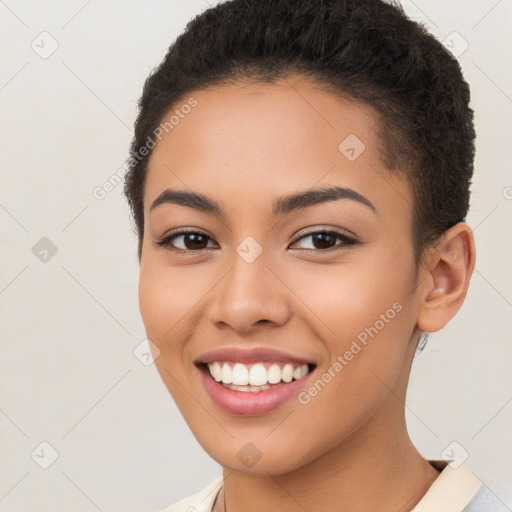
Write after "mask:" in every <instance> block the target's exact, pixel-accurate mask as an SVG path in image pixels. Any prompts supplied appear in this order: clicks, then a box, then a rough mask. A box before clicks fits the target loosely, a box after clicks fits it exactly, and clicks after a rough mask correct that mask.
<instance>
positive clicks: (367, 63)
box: [124, 0, 475, 263]
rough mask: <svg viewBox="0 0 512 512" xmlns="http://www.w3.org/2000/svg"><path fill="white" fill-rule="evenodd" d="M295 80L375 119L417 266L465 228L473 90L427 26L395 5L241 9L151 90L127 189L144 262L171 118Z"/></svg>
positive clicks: (219, 17)
mask: <svg viewBox="0 0 512 512" xmlns="http://www.w3.org/2000/svg"><path fill="white" fill-rule="evenodd" d="M290 76H302V77H305V78H307V79H309V80H311V81H313V82H315V83H318V84H320V85H321V86H323V87H324V88H325V90H326V91H328V92H331V93H333V94H335V95H337V96H339V97H340V98H341V99H351V100H355V101H360V102H364V103H365V104H366V105H369V106H370V107H372V108H373V112H374V113H375V114H376V119H377V124H376V133H377V136H378V140H379V154H380V156H381V159H382V161H383V163H384V165H385V167H386V169H387V170H388V171H389V172H394V173H396V174H398V175H401V176H405V177H406V178H407V179H408V180H409V183H410V185H411V189H412V194H413V205H412V216H413V219H412V226H413V227H412V233H411V238H412V241H413V244H414V253H415V258H416V263H418V261H419V259H420V258H421V255H422V254H423V252H424V251H423V250H424V248H425V247H426V246H427V245H428V244H431V243H433V242H435V240H437V239H438V238H439V237H440V236H441V235H442V234H443V233H444V232H445V231H446V230H447V229H449V228H450V227H451V226H453V225H455V224H457V223H458V222H461V221H464V220H465V217H466V214H467V212H468V209H469V198H470V190H469V189H470V186H471V179H472V175H473V160H474V154H475V142H474V141H475V130H474V125H473V110H472V109H471V108H470V107H469V99H470V91H469V86H468V84H467V83H466V81H465V80H464V78H463V75H462V71H461V68H460V66H459V63H458V62H457V60H456V59H455V58H454V57H453V56H452V55H451V54H450V53H449V52H448V51H447V50H446V49H445V47H444V46H443V44H442V43H441V42H440V41H438V40H437V39H436V38H435V37H434V36H433V35H431V34H430V33H429V32H428V31H427V29H426V28H425V27H424V26H423V25H422V24H420V23H417V22H414V21H412V20H411V19H410V18H408V17H407V15H406V14H405V12H404V11H403V9H402V7H401V6H400V4H399V3H393V2H391V1H390V2H385V1H382V0H231V1H226V2H223V3H219V4H217V5H215V6H214V7H212V8H209V9H207V10H205V11H204V12H202V13H201V14H199V15H197V16H196V17H195V18H193V19H192V20H191V21H190V22H189V23H188V24H187V26H186V28H185V30H184V31H183V32H182V33H181V34H180V35H179V36H178V37H177V39H176V40H175V41H174V43H173V44H171V46H170V47H169V49H168V51H167V54H166V56H165V58H164V60H163V61H162V62H161V63H160V64H159V65H158V66H157V67H156V68H154V69H153V70H152V72H151V73H150V75H149V77H148V78H147V79H146V81H145V84H144V88H143V93H142V96H141V98H140V100H139V103H138V107H139V109H138V115H137V119H136V122H135V133H134V137H133V139H132V143H131V147H130V158H129V160H128V171H127V174H126V177H125V183H124V194H125V196H126V198H127V201H128V204H129V206H130V209H131V212H132V216H133V220H134V223H135V230H136V233H137V235H138V240H139V248H138V255H139V260H140V258H141V255H142V240H143V236H144V202H143V197H144V185H145V180H146V173H147V162H148V160H149V158H150V156H151V153H152V148H151V149H149V150H148V148H147V141H148V140H151V136H152V135H153V134H154V133H155V130H157V128H158V126H159V125H160V124H161V123H162V120H163V118H164V116H165V115H166V114H167V113H168V112H169V111H170V110H171V109H172V107H173V106H174V105H176V104H178V102H180V101H183V100H184V98H185V97H186V96H187V95H188V94H190V93H191V92H192V91H194V90H195V91H197V90H202V89H205V88H207V87H208V86H213V85H218V86H222V85H225V84H236V83H242V82H247V81H256V82H258V81H259V82H268V83H275V81H277V80H278V79H282V78H287V77H290ZM145 145H146V146H145ZM144 147H145V150H144ZM141 150H144V151H141Z"/></svg>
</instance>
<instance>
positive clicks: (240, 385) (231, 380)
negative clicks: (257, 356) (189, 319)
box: [208, 361, 309, 391]
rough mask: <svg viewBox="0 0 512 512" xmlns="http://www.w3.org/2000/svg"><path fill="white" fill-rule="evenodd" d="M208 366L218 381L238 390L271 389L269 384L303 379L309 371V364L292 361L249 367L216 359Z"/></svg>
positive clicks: (258, 364)
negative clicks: (297, 363) (281, 364)
mask: <svg viewBox="0 0 512 512" xmlns="http://www.w3.org/2000/svg"><path fill="white" fill-rule="evenodd" d="M208 368H209V370H210V374H211V376H212V377H213V378H214V379H215V380H216V381H217V382H222V383H223V384H225V385H226V387H228V388H230V389H235V390H237V391H262V390H264V389H269V388H270V387H271V386H269V384H279V383H280V382H281V381H283V382H286V383H288V382H291V381H292V380H294V379H295V380H298V379H301V378H302V377H304V376H305V375H307V373H308V371H309V370H308V365H307V364H301V365H296V366H294V365H293V364H291V363H287V364H285V365H284V366H283V367H282V368H281V366H279V364H278V363H273V364H271V365H270V367H269V368H268V369H266V368H265V365H264V364H263V363H256V364H253V365H251V366H249V367H248V366H246V365H245V364H242V363H235V364H233V363H227V362H222V361H214V362H213V363H209V364H208Z"/></svg>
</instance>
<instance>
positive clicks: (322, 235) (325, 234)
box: [293, 230, 357, 252]
mask: <svg viewBox="0 0 512 512" xmlns="http://www.w3.org/2000/svg"><path fill="white" fill-rule="evenodd" d="M307 239H310V240H311V242H310V243H308V244H305V245H309V247H303V248H302V250H306V251H322V252H326V251H330V250H336V249H342V248H343V247H346V246H350V245H354V244H356V243H357V242H356V240H354V239H353V238H351V237H349V236H347V235H345V234H344V233H340V232H339V231H333V230H329V231H326V230H322V231H314V232H311V233H308V234H307V235H303V236H301V237H300V238H298V239H297V240H296V241H295V242H294V243H293V245H295V244H296V243H297V242H300V241H301V240H307ZM336 240H341V242H342V243H338V244H336V243H335V242H336Z"/></svg>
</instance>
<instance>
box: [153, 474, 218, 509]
mask: <svg viewBox="0 0 512 512" xmlns="http://www.w3.org/2000/svg"><path fill="white" fill-rule="evenodd" d="M221 487H222V477H219V478H217V479H216V480H214V481H213V482H211V483H210V484H208V485H207V486H206V487H204V488H203V489H201V490H200V491H198V492H196V493H195V494H191V495H189V496H187V497H186V498H183V499H181V500H180V501H178V502H176V503H174V504H173V505H170V506H169V507H167V508H165V509H163V510H160V511H159V512H210V511H211V509H212V506H213V503H214V502H215V498H216V497H217V494H218V493H219V491H220V489H221Z"/></svg>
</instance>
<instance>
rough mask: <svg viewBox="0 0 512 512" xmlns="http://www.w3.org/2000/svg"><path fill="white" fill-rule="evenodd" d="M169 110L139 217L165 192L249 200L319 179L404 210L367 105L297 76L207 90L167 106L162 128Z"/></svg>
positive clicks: (401, 185)
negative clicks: (189, 192)
mask: <svg viewBox="0 0 512 512" xmlns="http://www.w3.org/2000/svg"><path fill="white" fill-rule="evenodd" d="M190 98H193V100H194V102H195V106H194V107H193V108H183V106H184V105H186V104H194V103H191V102H190ZM185 112H186V113H185ZM171 116H173V120H174V123H172V124H171V123H168V126H167V130H164V132H163V134H162V137H161V140H160V141H158V143H157V145H156V147H155V149H154V150H153V153H152V155H151V157H150V160H149V164H148V175H147V178H146V187H145V197H144V203H145V212H146V214H147V213H148V211H149V208H150V206H151V202H152V201H153V200H154V199H155V198H156V197H157V196H158V195H159V194H160V193H161V192H162V191H163V190H165V188H172V189H180V190H187V189H190V190H193V191H195V192H200V193H205V194H208V195H216V193H218V195H219V196H222V198H223V199H225V198H226V197H227V198H229V197H232V198H238V199H241V198H242V196H244V198H245V199H247V200H249V201H251V200H252V201H253V203H256V202H257V199H258V198H260V199H261V198H262V197H268V196H280V195H285V194H287V193H290V192H295V191H297V190H304V189H308V188H313V187H314V186H325V185H327V186H330V185H341V186H344V187H348V188H351V189H354V190H356V191H358V192H360V193H362V191H364V195H365V196H366V197H368V196H372V197H373V198H375V202H377V203H379V202H381V201H382V200H385V199H386V195H388V196H389V197H388V199H390V200H391V201H390V205H388V206H389V207H391V208H393V209H394V210H399V214H400V215H404V213H406V214H409V211H408V210H409V208H410V196H411V194H410V190H409V187H408V184H407V183H405V182H403V180H401V179H398V178H397V177H396V176H394V175H392V174H391V173H389V172H388V171H387V170H386V169H385V168H384V166H383V163H382V161H381V158H380V152H379V148H380V141H379V139H378V138H377V134H376V129H377V125H376V119H377V118H376V116H375V115H374V112H373V110H372V109H371V108H370V107H368V106H366V105H364V104H361V103H360V102H356V101H350V100H342V99H340V98H339V97H337V96H335V95H333V94H332V93H329V92H327V91H326V90H325V89H323V88H322V87H321V86H320V85H318V84H314V83H312V82H309V81H307V80H304V79H299V78H295V79H285V80H281V81H279V82H278V83H275V84H267V83H261V82H257V83H241V84H230V85H222V86H215V87H208V88H206V89H203V90H199V91H194V92H193V93H190V94H189V95H187V96H186V97H185V98H184V99H183V100H181V102H178V103H176V104H175V105H173V107H172V109H170V111H169V112H168V113H167V114H166V115H164V116H163V119H162V125H161V126H163V127H164V128H165V125H164V124H163V123H165V122H166V120H168V119H170V118H171ZM392 196H395V197H394V198H393V197H392ZM397 197H398V198H399V199H401V203H402V204H401V205H399V204H398V202H397V201H396V199H397ZM270 202H271V200H270V201H269V202H268V203H269V204H270ZM375 202H374V201H373V200H372V203H373V204H375ZM376 206H377V205H376Z"/></svg>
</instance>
